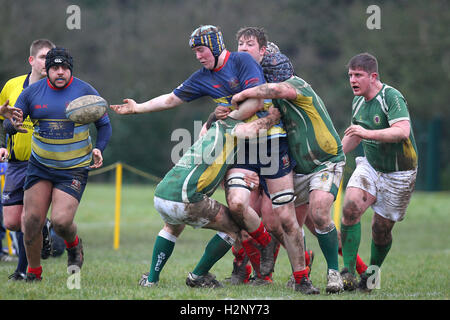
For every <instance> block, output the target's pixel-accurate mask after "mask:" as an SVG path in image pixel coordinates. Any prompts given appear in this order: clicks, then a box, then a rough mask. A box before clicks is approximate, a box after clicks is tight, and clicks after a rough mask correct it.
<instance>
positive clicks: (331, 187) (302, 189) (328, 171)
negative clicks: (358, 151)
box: [294, 161, 345, 207]
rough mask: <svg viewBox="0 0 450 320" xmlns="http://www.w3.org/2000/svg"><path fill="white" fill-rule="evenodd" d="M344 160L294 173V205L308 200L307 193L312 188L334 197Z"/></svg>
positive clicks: (339, 182) (342, 170)
mask: <svg viewBox="0 0 450 320" xmlns="http://www.w3.org/2000/svg"><path fill="white" fill-rule="evenodd" d="M344 166H345V161H341V162H337V163H332V162H330V163H328V165H327V167H326V168H324V169H322V170H320V171H317V172H313V173H310V174H299V173H297V174H294V194H295V197H296V198H295V202H294V204H295V206H296V207H298V206H300V205H302V204H305V203H308V202H309V193H310V192H311V191H313V190H322V191H326V192H330V193H332V194H333V195H334V198H335V199H336V195H337V192H338V190H339V185H340V184H341V179H342V174H343V172H344Z"/></svg>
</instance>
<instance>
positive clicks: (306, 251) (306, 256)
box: [305, 250, 310, 266]
mask: <svg viewBox="0 0 450 320" xmlns="http://www.w3.org/2000/svg"><path fill="white" fill-rule="evenodd" d="M309 259H310V258H309V252H308V250H305V265H306V266H309Z"/></svg>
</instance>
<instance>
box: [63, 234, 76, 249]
mask: <svg viewBox="0 0 450 320" xmlns="http://www.w3.org/2000/svg"><path fill="white" fill-rule="evenodd" d="M78 242H79V240H78V235H77V236H76V237H75V241H73V242H67V241H66V240H64V243H65V244H66V247H67V249H70V248H73V247H76V246H77V245H78Z"/></svg>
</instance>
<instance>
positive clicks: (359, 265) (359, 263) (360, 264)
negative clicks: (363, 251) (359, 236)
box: [339, 248, 367, 274]
mask: <svg viewBox="0 0 450 320" xmlns="http://www.w3.org/2000/svg"><path fill="white" fill-rule="evenodd" d="M339 255H340V256H342V248H339ZM366 270H367V265H366V264H365V263H364V261H363V259H361V257H360V255H359V254H356V272H358V274H362V273H364V272H366Z"/></svg>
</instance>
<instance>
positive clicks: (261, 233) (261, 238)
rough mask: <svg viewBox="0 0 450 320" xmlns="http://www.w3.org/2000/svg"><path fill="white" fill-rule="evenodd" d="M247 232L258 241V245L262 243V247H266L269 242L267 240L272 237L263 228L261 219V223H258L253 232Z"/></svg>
mask: <svg viewBox="0 0 450 320" xmlns="http://www.w3.org/2000/svg"><path fill="white" fill-rule="evenodd" d="M248 234H249V235H251V236H252V238H253V239H255V240H256V241H258V243H259V244H260V245H262V246H263V247H266V246H267V245H268V244H269V242H270V241H271V240H272V237H271V236H270V234H269V233H268V232H267V230H266V228H264V224H263V223H262V221H261V224H260V225H259V227H258V229H256V230H255V231H253V232H249V233H248Z"/></svg>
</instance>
